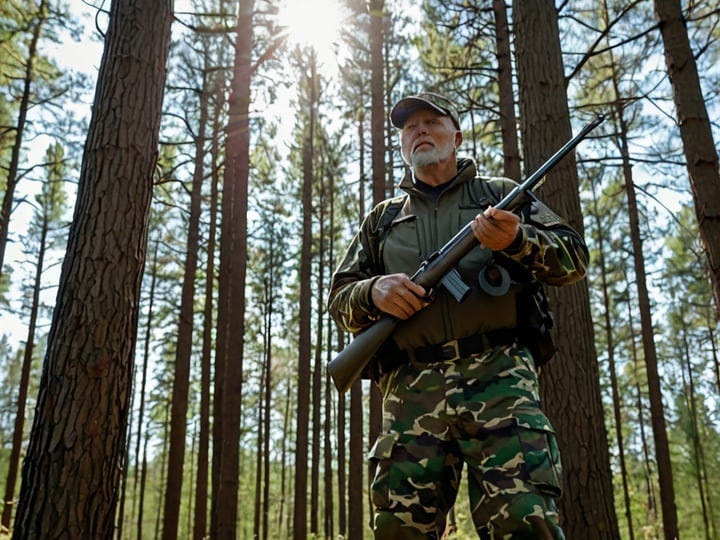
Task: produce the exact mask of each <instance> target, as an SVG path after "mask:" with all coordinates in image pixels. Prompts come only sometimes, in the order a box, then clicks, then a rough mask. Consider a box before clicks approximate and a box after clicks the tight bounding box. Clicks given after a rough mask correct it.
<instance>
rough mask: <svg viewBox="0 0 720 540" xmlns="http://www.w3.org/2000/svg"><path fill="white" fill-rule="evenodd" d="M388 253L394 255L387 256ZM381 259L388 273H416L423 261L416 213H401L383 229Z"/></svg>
mask: <svg viewBox="0 0 720 540" xmlns="http://www.w3.org/2000/svg"><path fill="white" fill-rule="evenodd" d="M388 253H391V254H392V256H389V257H388V256H386V254H388ZM380 260H382V262H383V266H384V269H385V273H387V274H394V273H397V272H404V273H406V274H408V275H410V276H411V275H413V274H414V273H415V271H416V270H417V269H418V267H419V266H420V263H421V262H422V259H421V251H420V237H419V234H418V221H417V216H416V215H415V214H406V215H405V214H402V213H400V215H398V216H397V217H396V218H395V219H393V220H392V221H391V222H390V223H389V224H388V226H387V227H386V228H385V229H384V230H383V231H381V234H380Z"/></svg>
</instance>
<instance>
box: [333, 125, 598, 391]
mask: <svg viewBox="0 0 720 540" xmlns="http://www.w3.org/2000/svg"><path fill="white" fill-rule="evenodd" d="M604 119H605V117H604V116H603V115H598V116H597V117H596V118H595V119H594V120H593V121H592V122H590V123H588V124H587V125H586V126H585V127H584V128H583V129H582V130H581V131H580V132H579V133H578V134H577V135H575V136H574V137H573V138H572V139H570V140H569V141H568V142H567V143H565V145H564V146H563V147H562V148H560V150H558V151H557V152H555V154H553V155H552V157H550V159H548V160H547V161H546V162H545V163H544V164H543V165H542V166H541V167H540V168H539V169H538V170H537V171H535V172H534V173H533V174H532V175H531V176H530V177H528V178H527V179H526V180H525V181H524V182H522V183H521V184H518V185H517V186H516V187H515V188H513V189H512V191H510V193H508V194H507V195H506V196H505V197H503V198H502V200H500V201H499V202H498V203H497V204H496V205H495V208H499V209H501V210H502V209H508V208H509V206H510V205H511V204H512V203H513V201H515V199H516V198H518V197H519V196H520V195H522V194H523V193H525V192H526V191H528V190H530V189H532V188H533V187H534V186H535V185H537V184H538V183H539V182H540V180H542V178H543V177H544V176H545V174H547V172H548V171H549V170H550V169H552V168H553V167H554V166H555V165H557V163H558V162H559V161H560V160H561V159H562V158H564V157H565V156H566V155H567V154H569V153H570V151H572V150H573V149H574V148H575V147H576V146H577V145H578V144H579V143H580V141H582V140H583V139H584V138H585V137H586V136H587V134H588V133H590V131H592V130H593V129H595V128H596V127H597V126H598V125H599V124H600V123H601V122H602V121H603V120H604ZM477 244H478V241H477V239H476V238H475V235H474V234H473V232H472V227H471V225H470V223H468V224H466V225H465V226H464V227H463V228H462V229H461V230H460V232H458V233H457V234H456V235H455V236H453V237H452V238H451V239H450V240H449V241H448V242H447V243H446V244H445V245H444V246H443V247H442V248H440V250H439V251H437V252H435V253H433V254H432V255H430V257H428V258H427V259H425V260H424V261H423V262H422V263H421V265H420V267H419V268H418V270H417V271H416V272H415V274H413V276H412V278H411V279H412V280H413V281H414V282H415V283H417V284H418V285H421V286H422V287H424V288H425V289H426V290H430V289H434V288H435V287H437V285H438V284H441V283H443V281H444V280H448V284H449V283H450V281H451V278H452V282H453V283H455V281H456V280H455V279H454V276H452V273H453V272H455V269H454V268H455V265H456V264H457V263H458V262H459V261H460V259H462V258H463V257H464V256H465V255H466V254H467V253H468V252H469V251H470V250H471V249H473V248H474V247H475V246H476V245H477ZM448 288H449V289H451V288H452V289H453V290H454V289H455V288H456V287H455V286H454V285H453V286H451V287H448ZM458 294H459V295H462V293H461V292H459V293H458ZM456 298H457V299H458V301H461V300H462V298H461V297H459V296H458V295H456ZM398 322H399V321H398V319H396V318H395V317H391V316H389V315H386V316H383V317H381V318H380V319H378V320H377V321H375V322H374V323H373V324H372V325H371V326H369V327H368V328H367V329H366V330H364V331H363V332H361V333H359V334H357V335H356V336H355V337H354V338H353V340H352V341H351V342H350V344H349V345H348V346H347V347H345V348H344V349H343V350H342V351H340V353H339V354H338V355H337V356H336V357H335V358H333V359H332V360H331V361H330V362H328V365H327V370H328V373H329V374H330V376H331V377H332V380H333V382H334V383H335V386H336V387H337V389H338V390H339V391H340V392H346V391H347V390H348V389H349V388H350V386H352V383H353V382H354V381H355V380H356V379H357V378H358V377H360V375H361V374H362V372H363V370H364V369H365V367H366V366H367V364H368V363H369V362H370V360H371V359H372V357H373V356H374V355H375V353H376V352H377V351H378V350H379V349H380V347H381V346H382V344H383V343H385V341H386V340H387V339H388V338H389V337H390V336H391V335H392V333H393V331H394V330H395V326H397V323H398Z"/></svg>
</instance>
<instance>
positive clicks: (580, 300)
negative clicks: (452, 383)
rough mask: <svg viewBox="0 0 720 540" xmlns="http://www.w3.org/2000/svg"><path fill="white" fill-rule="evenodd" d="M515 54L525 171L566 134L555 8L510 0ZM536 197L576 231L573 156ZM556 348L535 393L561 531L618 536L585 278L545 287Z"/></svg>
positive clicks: (577, 535) (578, 218)
mask: <svg viewBox="0 0 720 540" xmlns="http://www.w3.org/2000/svg"><path fill="white" fill-rule="evenodd" d="M513 16H514V18H515V21H514V23H515V38H516V55H517V65H518V81H519V87H520V118H521V120H522V141H523V148H524V155H525V171H526V174H528V173H529V172H531V171H533V170H534V169H535V168H536V167H538V166H540V165H541V164H542V163H543V162H544V161H545V160H546V159H547V158H548V157H550V156H551V155H552V154H553V153H554V152H555V151H556V150H557V149H558V148H560V147H561V146H562V145H563V144H565V143H566V142H567V141H568V140H569V139H570V137H571V135H572V133H571V131H572V130H571V128H570V120H569V112H568V105H567V96H566V93H565V79H564V76H563V64H562V53H561V50H560V38H559V31H558V24H557V11H556V10H555V7H554V5H553V4H552V3H550V2H545V1H542V0H516V1H514V2H513ZM542 191H543V200H544V201H545V202H546V203H547V204H548V205H549V206H550V207H551V208H553V209H555V210H556V211H557V212H558V213H559V214H560V215H562V216H564V217H566V218H567V219H568V221H569V222H570V224H571V225H572V226H573V227H575V228H576V230H578V231H579V232H580V233H582V232H583V222H582V213H581V209H580V199H579V195H578V178H577V169H576V164H575V159H574V156H572V155H571V156H568V157H567V158H565V159H564V160H563V162H561V163H560V164H558V166H557V167H555V168H554V169H553V170H552V171H551V172H550V173H549V174H548V179H547V182H546V184H545V186H544V188H543V190H542ZM549 295H550V299H551V310H552V311H553V312H554V314H555V317H556V333H555V337H556V343H557V346H558V353H557V354H556V356H555V358H554V359H553V360H552V361H551V362H550V363H549V364H548V365H547V366H544V367H543V369H542V375H541V394H542V396H543V402H544V404H545V411H546V413H547V415H548V417H549V418H550V421H551V422H552V423H553V424H554V426H555V428H556V430H557V435H558V440H559V443H560V449H561V452H562V461H563V480H564V485H563V492H564V495H563V497H562V498H561V499H560V511H561V518H562V520H563V528H564V530H565V534H566V536H567V537H568V538H584V537H587V534H588V533H589V532H590V531H592V533H593V535H594V536H593V537H594V538H618V537H619V534H618V530H617V519H616V516H615V509H614V506H613V489H612V476H611V473H610V461H609V456H608V443H607V437H606V433H605V425H604V421H603V408H602V402H601V399H600V388H599V376H598V365H597V358H596V355H595V350H594V336H593V326H592V319H591V315H590V302H589V294H588V289H587V283H586V282H583V283H578V284H575V285H571V286H566V287H558V288H556V289H555V288H553V289H551V290H549Z"/></svg>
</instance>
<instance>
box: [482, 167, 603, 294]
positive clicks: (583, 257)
mask: <svg viewBox="0 0 720 540" xmlns="http://www.w3.org/2000/svg"><path fill="white" fill-rule="evenodd" d="M516 185H517V184H516V183H515V182H513V181H512V180H510V179H507V178H493V179H490V180H489V182H488V183H487V184H486V187H487V188H488V189H489V191H490V192H491V193H492V194H493V196H494V198H495V200H500V199H501V198H502V195H504V194H506V193H509V192H510V190H512V189H513V187H514V186H516ZM515 211H516V212H517V213H518V214H520V218H521V223H520V231H519V233H518V236H517V238H516V239H515V241H514V242H513V243H512V244H511V245H510V246H508V247H507V248H505V250H503V251H502V252H501V253H502V255H504V256H506V257H508V258H510V259H512V260H514V261H515V262H518V263H520V264H521V265H523V266H524V267H525V268H527V269H528V270H529V271H530V272H532V274H533V276H534V277H535V279H537V280H538V281H541V282H543V283H546V284H548V285H568V284H570V283H574V282H576V281H579V280H581V279H583V278H584V277H585V275H586V273H587V265H588V261H589V258H590V257H589V253H588V249H587V246H586V245H585V241H584V240H583V238H582V236H581V235H580V234H579V233H578V232H577V231H575V229H573V228H572V227H571V226H570V225H569V224H568V223H567V222H566V221H565V219H563V218H561V217H560V216H558V215H557V214H556V213H555V212H554V211H552V210H551V209H550V208H548V207H547V206H546V205H545V204H544V203H543V202H541V201H540V200H539V199H538V198H537V196H535V194H534V193H532V192H528V193H527V195H526V196H525V197H524V198H523V202H522V203H521V204H520V206H519V207H517V208H516V209H515Z"/></svg>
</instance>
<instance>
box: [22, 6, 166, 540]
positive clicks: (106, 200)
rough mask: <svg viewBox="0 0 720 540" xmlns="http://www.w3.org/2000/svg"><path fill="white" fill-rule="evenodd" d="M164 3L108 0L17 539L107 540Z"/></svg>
mask: <svg viewBox="0 0 720 540" xmlns="http://www.w3.org/2000/svg"><path fill="white" fill-rule="evenodd" d="M171 22H172V2H171V1H165V2H159V1H157V0H135V1H133V2H130V1H128V0H117V1H115V2H113V3H112V6H111V10H110V19H109V26H108V30H107V35H106V39H105V51H104V54H103V58H102V62H101V66H100V72H99V75H98V84H97V88H96V94H95V102H94V107H93V115H92V118H91V121H90V127H89V131H88V137H87V140H86V145H85V152H84V156H83V164H82V168H81V172H80V180H79V184H78V195H77V203H76V207H75V215H74V218H73V223H72V227H71V229H70V233H69V238H68V245H67V254H66V257H65V261H64V263H63V269H62V273H61V276H60V286H59V289H58V296H57V304H56V306H55V311H54V314H53V321H52V326H51V329H50V334H49V338H48V350H47V353H46V356H45V362H44V366H43V374H42V378H41V382H40V390H39V396H38V402H37V408H36V413H35V420H34V423H33V429H32V433H31V436H30V443H29V446H28V453H27V457H26V459H25V464H24V468H23V487H22V490H21V493H20V505H19V508H18V515H17V518H16V522H15V530H14V537H15V538H58V537H73V538H83V537H84V538H111V537H112V535H113V529H114V521H115V510H116V503H117V499H118V484H119V480H120V475H121V472H122V467H123V466H124V464H123V456H124V452H125V432H126V423H127V418H128V412H129V406H130V395H131V390H132V375H133V360H134V353H135V340H136V332H137V320H138V305H139V302H140V284H141V281H142V275H143V268H144V265H145V251H146V247H147V246H146V243H147V221H148V216H149V211H150V199H151V195H152V175H153V168H154V166H155V163H156V160H157V146H158V132H159V128H160V114H161V110H162V98H163V88H164V83H165V66H166V60H167V55H168V50H169V46H170V26H171Z"/></svg>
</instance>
